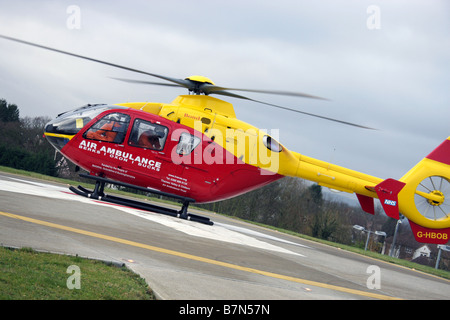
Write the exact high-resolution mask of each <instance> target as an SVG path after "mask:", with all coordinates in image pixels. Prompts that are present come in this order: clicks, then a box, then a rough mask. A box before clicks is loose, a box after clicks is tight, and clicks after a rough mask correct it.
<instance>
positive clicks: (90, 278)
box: [0, 247, 155, 300]
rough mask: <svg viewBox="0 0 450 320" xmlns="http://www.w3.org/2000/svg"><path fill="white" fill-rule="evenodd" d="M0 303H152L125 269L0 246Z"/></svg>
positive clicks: (142, 284) (146, 290)
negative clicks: (139, 301)
mask: <svg viewBox="0 0 450 320" xmlns="http://www.w3.org/2000/svg"><path fill="white" fill-rule="evenodd" d="M0 300H155V297H154V295H153V293H152V292H151V290H150V289H149V287H148V285H147V283H146V282H145V281H144V279H143V278H141V277H140V276H139V275H137V274H135V273H133V272H132V271H130V270H129V269H127V268H126V267H124V266H123V267H118V266H115V265H112V264H107V263H105V262H101V261H96V260H90V259H84V258H80V257H75V256H67V255H58V254H51V253H41V252H36V251H33V250H32V249H29V248H23V249H10V248H4V247H0Z"/></svg>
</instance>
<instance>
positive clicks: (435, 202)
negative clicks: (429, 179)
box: [427, 190, 445, 206]
mask: <svg viewBox="0 0 450 320" xmlns="http://www.w3.org/2000/svg"><path fill="white" fill-rule="evenodd" d="M430 194H431V195H433V196H435V197H433V199H428V200H427V201H428V203H429V204H431V205H432V206H440V205H441V204H443V203H444V200H445V195H444V193H443V192H442V191H439V190H433V191H431V192H430Z"/></svg>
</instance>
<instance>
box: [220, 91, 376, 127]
mask: <svg viewBox="0 0 450 320" xmlns="http://www.w3.org/2000/svg"><path fill="white" fill-rule="evenodd" d="M215 94H220V95H224V96H228V97H233V98H238V99H244V100H248V101H252V102H257V103H261V104H264V105H267V106H271V107H275V108H279V109H283V110H288V111H292V112H296V113H301V114H305V115H308V116H311V117H316V118H320V119H324V120H329V121H334V122H338V123H341V124H345V125H349V126H353V127H358V128H363V129H370V130H377V129H375V128H371V127H366V126H362V125H359V124H356V123H351V122H347V121H343V120H338V119H333V118H329V117H324V116H320V115H317V114H313V113H309V112H305V111H300V110H296V109H292V108H287V107H283V106H279V105H276V104H273V103H268V102H264V101H259V100H255V99H251V98H248V97H245V96H241V95H238V94H235V93H231V92H227V91H218V92H215Z"/></svg>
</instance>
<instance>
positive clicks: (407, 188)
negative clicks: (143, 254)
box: [0, 35, 450, 244]
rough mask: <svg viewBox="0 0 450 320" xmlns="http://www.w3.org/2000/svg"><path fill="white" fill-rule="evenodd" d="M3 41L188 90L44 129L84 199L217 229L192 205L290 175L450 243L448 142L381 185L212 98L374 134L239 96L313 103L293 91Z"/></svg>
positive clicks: (93, 109)
mask: <svg viewBox="0 0 450 320" xmlns="http://www.w3.org/2000/svg"><path fill="white" fill-rule="evenodd" d="M0 38H2V39H4V40H9V41H14V42H16V43H20V44H24V45H28V46H32V47H37V48H40V49H44V50H48V51H52V52H56V53H59V54H64V55H69V56H72V57H75V58H78V59H84V60H87V61H91V62H95V63H100V64H104V65H108V66H110V67H114V68H119V69H123V70H127V71H131V72H134V73H139V74H143V75H146V76H150V77H153V78H158V79H160V80H164V81H165V82H154V81H143V80H133V79H123V78H114V79H116V80H119V81H124V82H127V83H138V84H146V85H157V86H169V87H183V88H185V89H187V90H188V94H187V95H180V96H178V97H176V98H175V99H174V100H173V101H172V102H170V103H159V102H133V103H117V104H112V105H110V104H93V105H90V104H89V105H85V106H82V107H80V108H77V109H75V110H71V111H68V112H64V113H61V114H59V115H58V116H57V117H56V118H55V119H53V120H52V121H50V122H49V123H48V124H47V125H46V126H45V129H44V136H45V137H46V138H47V140H48V141H49V143H50V144H51V145H52V146H53V147H54V148H55V149H56V150H57V151H58V152H60V153H61V154H62V155H63V156H64V157H66V158H67V159H69V160H70V161H71V162H73V163H74V164H75V165H76V166H77V167H80V168H83V169H84V170H86V172H88V173H87V174H80V176H82V177H85V178H88V179H92V180H94V181H95V188H94V189H93V190H88V189H86V188H84V187H82V186H78V187H77V188H75V187H73V186H71V187H70V189H71V190H72V191H73V192H74V193H76V194H79V195H82V196H85V197H89V198H94V199H99V200H103V201H109V202H113V203H118V204H123V205H129V206H133V207H136V208H140V209H143V210H149V211H153V212H157V213H162V214H168V215H172V216H174V217H179V218H182V219H188V220H192V221H196V222H200V223H204V224H209V225H212V224H213V222H212V221H210V219H209V218H206V217H202V216H198V215H195V214H192V213H189V212H188V206H189V205H190V204H191V203H194V202H195V203H207V202H215V201H220V200H225V199H228V198H232V197H235V196H238V195H241V194H244V193H246V192H249V191H252V190H255V189H257V188H260V187H263V186H265V185H267V184H269V183H272V182H274V181H276V180H279V179H281V178H283V177H286V176H289V177H298V178H302V179H305V180H309V181H312V182H315V183H317V184H319V185H320V186H323V187H327V188H330V189H332V190H337V191H341V192H346V193H350V194H355V195H356V197H357V199H358V201H359V204H360V205H361V208H362V210H363V211H365V212H367V213H370V214H375V203H374V199H379V201H380V203H381V206H382V208H383V209H384V212H385V213H386V215H387V216H389V217H391V218H394V219H397V220H398V219H400V213H401V214H402V215H403V216H404V217H406V218H407V219H408V220H409V223H410V226H411V230H412V232H413V234H414V237H415V239H416V241H418V242H422V243H436V244H446V243H447V242H448V240H449V236H450V137H448V138H447V139H445V140H444V141H443V142H442V143H441V144H440V145H439V146H437V147H436V148H435V149H434V150H433V151H432V152H431V153H429V154H428V155H427V156H426V157H425V158H423V159H422V160H421V161H420V162H419V163H417V164H416V165H415V166H414V167H413V168H412V169H410V170H409V171H408V172H407V173H406V174H405V175H404V176H403V177H402V178H400V179H398V180H396V179H392V178H388V179H382V178H378V177H374V176H370V175H368V174H364V173H361V172H358V171H354V170H351V169H347V168H344V167H341V166H338V165H334V164H331V163H328V162H324V161H321V160H317V159H315V158H312V157H308V156H305V155H302V154H300V153H297V152H294V151H291V150H289V149H288V148H286V147H285V146H284V145H282V144H281V143H280V142H279V141H277V139H276V137H273V136H272V135H269V134H268V133H267V132H266V131H265V130H260V129H258V128H256V127H255V126H252V125H251V124H248V123H246V122H244V121H241V120H239V119H238V118H237V117H236V114H235V111H234V106H233V105H232V104H231V103H229V102H227V101H224V100H221V99H218V98H215V97H211V95H222V96H226V97H233V98H238V99H244V100H248V101H252V102H255V103H261V104H265V105H269V106H272V107H275V108H280V109H285V110H289V111H293V112H297V113H301V114H306V115H308V116H312V117H317V118H321V119H323V120H327V121H334V122H338V123H341V124H343V125H350V126H354V127H358V128H362V129H373V128H370V127H366V126H362V125H358V124H355V123H350V122H346V121H342V120H338V119H333V118H328V117H324V116H321V115H316V114H312V113H307V112H303V111H300V110H297V109H291V108H286V107H283V106H280V105H276V104H272V103H267V102H264V101H260V100H255V99H252V98H249V97H246V96H243V95H241V94H237V93H234V92H239V93H241V92H253V93H265V94H274V95H285V96H294V97H302V98H309V99H324V98H321V97H317V96H313V95H309V94H305V93H298V92H288V91H276V90H253V89H241V88H229V87H223V86H218V85H216V84H215V83H214V82H213V81H212V80H211V79H209V78H207V77H204V76H198V75H195V76H190V77H187V78H184V79H182V78H180V79H179V78H172V77H167V76H164V75H159V74H155V73H150V72H146V71H142V70H138V69H133V68H129V67H126V66H121V65H118V64H114V63H110V62H106V61H103V60H98V59H94V58H90V57H86V56H83V55H79V54H75V53H71V52H67V51H63V50H59V49H55V48H51V47H47V46H43V45H40V44H37V43H33V42H28V41H24V40H21V39H17V38H12V37H8V36H4V35H0ZM105 184H112V185H118V186H125V187H130V188H134V189H137V190H141V191H145V192H146V193H152V194H156V195H162V196H167V197H169V198H172V199H175V200H176V201H178V202H179V203H180V204H181V209H180V210H176V209H170V208H166V207H161V206H156V205H152V204H147V203H143V202H138V201H135V200H129V199H125V198H120V197H116V196H112V195H107V194H105V192H104V187H105Z"/></svg>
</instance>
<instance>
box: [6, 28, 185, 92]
mask: <svg viewBox="0 0 450 320" xmlns="http://www.w3.org/2000/svg"><path fill="white" fill-rule="evenodd" d="M0 38H3V39H6V40H11V41H15V42H18V43H22V44H26V45H29V46H32V47H36V48H41V49H45V50H49V51H53V52H58V53H61V54H65V55H68V56H72V57H76V58H80V59H84V60H88V61H92V62H96V63H101V64H104V65H107V66H111V67H114V68H119V69H123V70H127V71H131V72H137V73H141V74H145V75H148V76H152V77H156V78H159V79H163V80H166V81H169V82H172V83H176V84H177V85H179V86H182V87H185V88H188V89H189V88H190V87H191V83H190V81H187V80H184V79H176V78H171V77H166V76H162V75H159V74H155V73H150V72H146V71H142V70H138V69H133V68H129V67H125V66H121V65H118V64H115V63H111V62H107V61H103V60H99V59H94V58H90V57H86V56H82V55H79V54H76V53H72V52H68V51H63V50H59V49H55V48H51V47H47V46H43V45H40V44H37V43H33V42H29V41H24V40H20V39H17V38H12V37H8V36H4V35H1V34H0Z"/></svg>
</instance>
